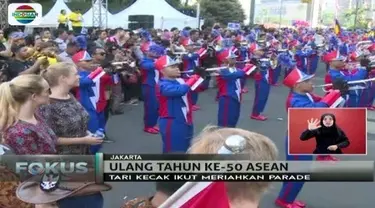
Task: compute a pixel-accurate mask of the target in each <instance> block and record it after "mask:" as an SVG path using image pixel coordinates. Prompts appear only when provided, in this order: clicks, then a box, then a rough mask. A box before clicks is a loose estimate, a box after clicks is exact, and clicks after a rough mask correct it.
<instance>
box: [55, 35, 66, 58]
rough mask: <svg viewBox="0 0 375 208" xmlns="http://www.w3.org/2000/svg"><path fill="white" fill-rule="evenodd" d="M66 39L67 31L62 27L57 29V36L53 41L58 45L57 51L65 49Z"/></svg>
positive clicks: (60, 51)
mask: <svg viewBox="0 0 375 208" xmlns="http://www.w3.org/2000/svg"><path fill="white" fill-rule="evenodd" d="M67 39H68V33H67V32H66V31H65V30H64V29H58V30H57V38H56V39H55V42H56V43H57V45H58V47H59V53H62V52H64V51H65V49H66V45H67V44H66V42H67Z"/></svg>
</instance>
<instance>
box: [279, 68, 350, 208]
mask: <svg viewBox="0 0 375 208" xmlns="http://www.w3.org/2000/svg"><path fill="white" fill-rule="evenodd" d="M313 77H314V75H307V74H305V73H303V72H302V71H301V70H299V69H297V68H295V69H294V70H292V71H291V72H290V73H289V75H288V76H287V77H286V78H285V79H284V82H283V84H284V85H285V86H287V87H289V88H290V89H291V92H290V94H289V96H288V98H287V102H286V108H287V109H288V108H327V107H338V106H339V105H342V103H343V102H344V101H345V99H344V98H343V97H342V96H344V95H345V94H346V93H347V91H348V86H347V84H346V83H345V82H337V83H335V89H339V90H331V91H330V92H329V93H328V94H327V95H326V96H324V97H323V98H321V97H318V96H316V95H313V94H312V91H313V84H312V81H311V78H313ZM287 141H288V138H286V142H285V143H286V159H287V160H307V161H310V160H312V159H313V157H312V156H305V155H303V156H300V155H289V154H288V142H287ZM303 185H304V182H284V183H283V186H282V188H281V191H280V193H279V196H278V198H277V199H276V201H275V204H276V205H277V206H279V207H282V208H303V207H305V206H306V205H305V203H303V202H301V201H298V200H296V198H297V196H298V194H299V192H300V191H301V189H302V187H303Z"/></svg>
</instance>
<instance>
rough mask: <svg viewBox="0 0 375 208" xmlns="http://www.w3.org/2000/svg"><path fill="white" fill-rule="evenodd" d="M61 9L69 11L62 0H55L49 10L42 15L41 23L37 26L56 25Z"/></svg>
mask: <svg viewBox="0 0 375 208" xmlns="http://www.w3.org/2000/svg"><path fill="white" fill-rule="evenodd" d="M63 9H65V11H66V12H67V14H69V13H70V12H71V10H70V9H69V7H68V6H67V5H66V4H65V2H64V0H56V2H55V5H53V7H52V8H51V10H49V12H48V13H47V14H46V15H44V16H43V19H42V23H41V25H38V27H57V25H58V23H57V17H58V16H59V14H60V11H61V10H63Z"/></svg>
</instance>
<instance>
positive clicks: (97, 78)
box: [72, 51, 111, 154]
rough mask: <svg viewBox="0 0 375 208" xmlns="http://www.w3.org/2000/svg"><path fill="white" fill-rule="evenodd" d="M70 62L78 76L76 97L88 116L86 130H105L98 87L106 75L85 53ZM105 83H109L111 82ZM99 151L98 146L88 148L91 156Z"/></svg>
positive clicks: (74, 57)
mask: <svg viewBox="0 0 375 208" xmlns="http://www.w3.org/2000/svg"><path fill="white" fill-rule="evenodd" d="M72 60H73V62H74V63H75V64H76V65H77V67H78V69H79V75H80V79H79V80H80V81H79V88H78V90H77V94H76V97H77V100H79V102H80V103H81V104H82V106H83V107H84V108H85V110H86V111H87V112H88V113H89V115H90V119H89V123H88V130H89V131H90V132H91V133H95V132H96V131H97V130H98V129H105V123H106V122H105V120H106V119H105V112H104V108H101V107H100V103H99V102H98V101H99V99H100V91H101V90H100V86H101V85H102V84H103V83H102V84H101V81H104V80H101V78H102V77H103V76H104V75H106V73H105V72H104V71H103V69H102V68H101V67H98V68H96V67H94V66H93V65H92V64H91V63H90V62H91V60H92V59H91V56H90V55H89V54H88V53H87V52H86V51H80V52H78V53H76V54H75V55H73V57H72ZM95 68H96V69H95ZM107 81H108V82H110V81H111V80H107ZM99 149H100V146H94V145H93V146H92V147H91V148H90V151H91V154H95V153H96V152H97V151H99Z"/></svg>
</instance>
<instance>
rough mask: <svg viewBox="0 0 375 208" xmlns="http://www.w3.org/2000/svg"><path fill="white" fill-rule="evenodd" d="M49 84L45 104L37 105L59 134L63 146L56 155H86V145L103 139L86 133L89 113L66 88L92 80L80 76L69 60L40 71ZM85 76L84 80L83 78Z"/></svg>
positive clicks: (87, 151)
mask: <svg viewBox="0 0 375 208" xmlns="http://www.w3.org/2000/svg"><path fill="white" fill-rule="evenodd" d="M42 76H43V77H44V78H45V79H46V80H47V82H48V83H49V84H50V87H51V94H50V96H49V103H50V104H49V105H43V106H41V107H40V113H41V115H43V117H44V118H45V119H46V121H47V123H48V124H49V126H50V127H51V128H52V129H53V131H54V132H55V134H56V135H57V136H58V137H59V141H60V142H61V144H62V145H63V146H59V147H58V153H59V154H89V145H96V144H101V143H102V142H103V140H101V139H98V138H95V137H93V136H90V132H88V122H89V114H88V113H87V112H86V110H85V109H84V108H83V106H82V105H81V104H80V103H79V102H78V101H77V100H76V99H75V98H74V96H73V95H72V94H70V91H71V90H72V89H73V88H76V87H78V86H79V85H80V84H87V83H92V81H91V80H89V78H87V77H85V78H81V79H80V77H79V75H78V71H77V68H76V67H75V65H74V64H71V63H57V64H53V65H51V66H49V67H48V68H47V69H46V70H45V71H43V72H42ZM85 79H87V80H85Z"/></svg>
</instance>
